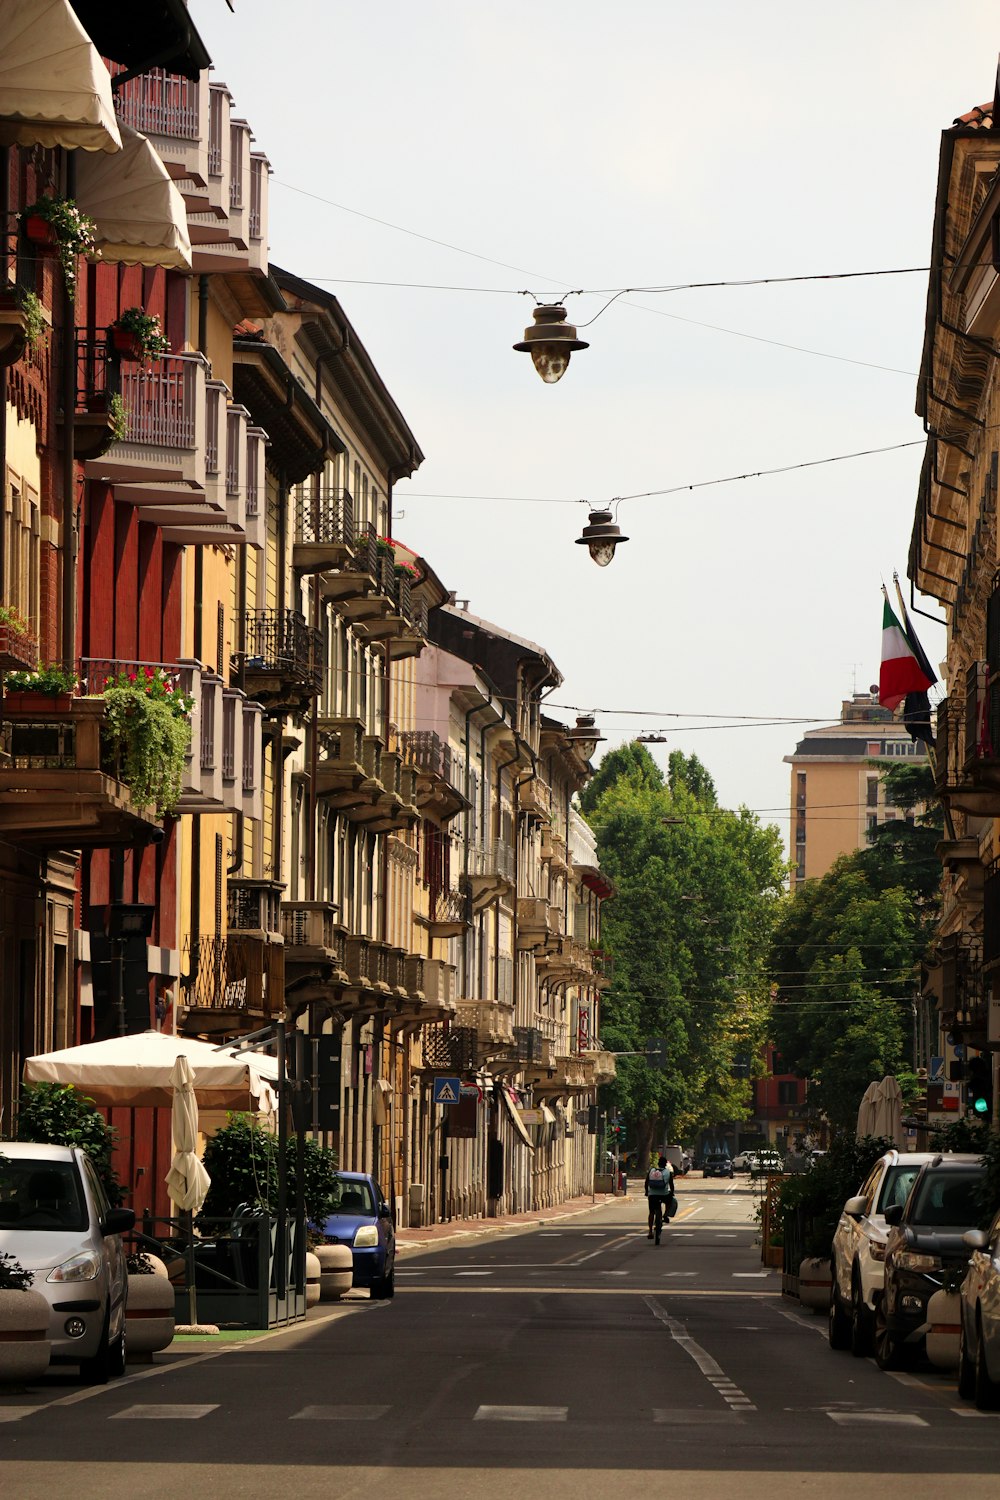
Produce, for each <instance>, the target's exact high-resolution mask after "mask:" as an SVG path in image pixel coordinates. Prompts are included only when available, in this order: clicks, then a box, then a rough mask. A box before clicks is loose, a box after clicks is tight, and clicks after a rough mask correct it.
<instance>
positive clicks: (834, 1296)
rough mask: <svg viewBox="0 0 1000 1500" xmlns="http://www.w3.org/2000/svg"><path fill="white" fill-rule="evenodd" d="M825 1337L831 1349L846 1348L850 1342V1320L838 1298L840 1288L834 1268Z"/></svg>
mask: <svg viewBox="0 0 1000 1500" xmlns="http://www.w3.org/2000/svg"><path fill="white" fill-rule="evenodd" d="M827 1337H828V1339H829V1341H830V1348H831V1349H848V1348H850V1344H851V1320H850V1318H849V1317H848V1315H847V1313H846V1312H845V1311H844V1304H843V1302H841V1300H840V1288H839V1287H838V1285H837V1275H836V1270H834V1276H833V1282H832V1284H831V1286H830V1311H829V1321H828V1324H827Z"/></svg>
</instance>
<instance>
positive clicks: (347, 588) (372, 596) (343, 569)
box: [304, 518, 427, 660]
mask: <svg viewBox="0 0 1000 1500" xmlns="http://www.w3.org/2000/svg"><path fill="white" fill-rule="evenodd" d="M340 524H341V533H342V536H343V539H344V545H345V547H346V545H347V543H348V541H349V540H350V551H349V555H347V556H345V558H344V561H343V563H342V564H341V566H340V568H339V569H338V570H337V571H336V572H324V574H323V582H322V593H323V597H324V598H325V599H327V600H328V601H329V602H330V603H331V604H332V606H333V608H334V609H335V610H336V612H337V613H338V614H339V615H340V616H341V618H342V619H343V620H344V621H345V623H346V624H348V625H350V626H351V627H352V629H354V630H355V631H356V633H357V634H358V635H360V636H362V637H363V638H364V639H366V640H370V641H382V642H385V643H386V645H387V646H388V647H389V654H390V656H391V657H392V658H393V659H394V660H395V659H398V658H402V657H406V656H418V655H419V654H420V652H421V651H422V650H423V648H424V645H425V644H426V631H427V606H426V603H425V602H424V601H423V600H421V599H417V598H416V597H415V596H414V591H413V584H412V580H411V578H410V575H409V574H408V573H407V572H406V571H405V569H400V571H399V572H397V571H396V566H395V560H394V557H395V554H394V553H393V549H392V548H391V547H389V546H387V545H386V544H385V543H380V542H379V540H378V538H377V536H376V535H375V529H374V527H372V526H371V525H369V526H368V528H367V530H365V531H363V532H361V533H360V534H357V535H355V536H354V538H353V539H352V540H351V539H349V538H348V537H347V535H346V531H345V529H344V523H343V520H342V521H341V523H340ZM331 525H334V526H335V525H336V518H332V519H331ZM304 555H309V554H304Z"/></svg>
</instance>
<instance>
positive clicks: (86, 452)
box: [56, 330, 119, 460]
mask: <svg viewBox="0 0 1000 1500" xmlns="http://www.w3.org/2000/svg"><path fill="white" fill-rule="evenodd" d="M118 388H119V379H118V364H117V361H116V360H115V358H114V357H113V356H112V353H111V348H110V344H109V341H108V338H107V335H106V334H104V333H101V334H98V335H97V336H95V337H91V335H90V334H89V333H87V332H86V331H83V330H78V331H77V333H76V400H75V404H74V410H73V452H74V454H75V456H76V457H77V458H78V459H81V460H83V459H88V458H95V459H96V458H100V456H101V455H102V454H104V453H106V452H107V451H108V449H109V448H110V447H111V444H112V443H113V442H114V433H113V432H112V416H111V397H112V396H113V395H114V394H115V393H116V392H117V391H118ZM64 420H65V418H64V414H63V413H62V412H57V414H56V421H57V422H58V423H59V424H60V425H62V423H63V421H64Z"/></svg>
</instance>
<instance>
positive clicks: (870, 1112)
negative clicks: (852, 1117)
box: [857, 1083, 879, 1141]
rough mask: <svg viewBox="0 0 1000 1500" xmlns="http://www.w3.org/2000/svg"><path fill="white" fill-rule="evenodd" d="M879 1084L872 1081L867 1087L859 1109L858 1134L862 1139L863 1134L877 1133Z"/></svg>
mask: <svg viewBox="0 0 1000 1500" xmlns="http://www.w3.org/2000/svg"><path fill="white" fill-rule="evenodd" d="M878 1088H879V1086H878V1084H877V1083H870V1084H869V1085H868V1087H867V1088H866V1089H865V1092H864V1097H863V1098H862V1100H861V1105H860V1108H859V1109H858V1129H857V1136H858V1140H859V1141H860V1140H861V1138H862V1136H865V1135H876V1134H877V1132H876V1130H875V1102H876V1100H877V1098H878Z"/></svg>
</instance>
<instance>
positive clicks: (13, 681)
mask: <svg viewBox="0 0 1000 1500" xmlns="http://www.w3.org/2000/svg"><path fill="white" fill-rule="evenodd" d="M76 688H77V679H76V675H75V673H73V672H67V671H65V670H64V668H63V667H61V666H59V665H58V663H54V662H49V663H47V664H46V665H44V666H41V667H37V668H36V669H35V670H34V671H33V672H10V673H9V674H8V676H7V680H6V694H5V698H4V708H5V710H6V711H7V712H8V713H39V712H41V711H42V710H45V711H47V712H49V713H59V714H66V713H69V709H70V703H71V702H72V698H73V694H74V693H75V692H76Z"/></svg>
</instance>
